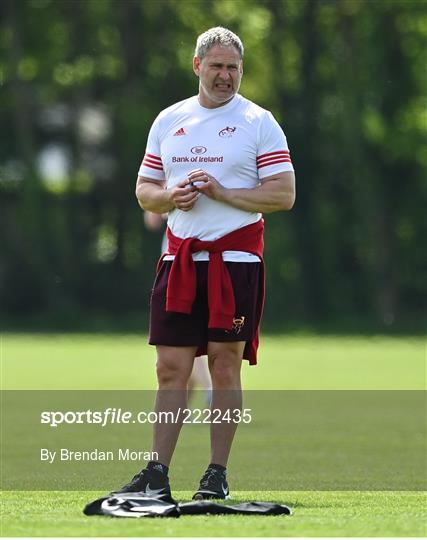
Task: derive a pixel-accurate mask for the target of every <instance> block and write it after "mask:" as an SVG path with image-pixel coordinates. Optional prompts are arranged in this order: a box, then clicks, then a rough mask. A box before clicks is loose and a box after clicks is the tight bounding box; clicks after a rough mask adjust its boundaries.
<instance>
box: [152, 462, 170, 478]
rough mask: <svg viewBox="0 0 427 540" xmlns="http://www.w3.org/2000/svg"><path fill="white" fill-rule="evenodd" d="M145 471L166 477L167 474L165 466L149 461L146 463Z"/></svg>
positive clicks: (167, 470)
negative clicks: (155, 472)
mask: <svg viewBox="0 0 427 540" xmlns="http://www.w3.org/2000/svg"><path fill="white" fill-rule="evenodd" d="M147 471H151V472H153V471H157V472H159V473H160V474H162V475H163V476H167V475H168V472H169V467H166V465H163V463H160V462H158V461H149V462H148V463H147Z"/></svg>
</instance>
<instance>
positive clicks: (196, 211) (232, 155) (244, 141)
mask: <svg viewBox="0 0 427 540" xmlns="http://www.w3.org/2000/svg"><path fill="white" fill-rule="evenodd" d="M194 169H203V170H204V171H206V172H207V173H208V174H210V175H212V176H213V177H214V178H216V180H218V182H220V184H222V185H223V186H225V187H226V188H249V189H250V188H255V187H256V186H257V185H258V184H259V183H260V181H261V180H262V179H263V178H266V177H267V176H271V175H273V174H277V173H281V172H285V171H293V170H294V169H293V167H292V163H291V159H290V155H289V149H288V144H287V141H286V137H285V134H284V133H283V131H282V129H281V127H280V126H279V124H278V123H277V122H276V120H275V119H274V117H273V115H272V114H271V113H270V112H269V111H266V110H265V109H263V108H261V107H259V106H258V105H256V104H255V103H253V102H251V101H249V100H248V99H246V98H244V97H242V96H241V95H239V94H236V96H234V98H233V99H232V100H231V101H230V102H229V103H227V104H225V105H223V106H221V107H217V108H215V109H207V108H205V107H202V106H201V105H200V104H199V101H198V98H197V96H193V97H190V98H188V99H185V100H184V101H180V102H179V103H176V104H175V105H172V106H171V107H168V108H167V109H165V110H163V111H162V112H161V113H160V114H159V115H158V117H157V118H156V119H155V121H154V123H153V125H152V127H151V130H150V133H149V135H148V142H147V148H146V152H145V155H144V159H143V160H142V163H141V167H140V169H139V172H138V174H139V175H140V176H144V177H147V178H150V179H151V180H158V181H165V180H166V185H167V187H168V188H171V187H173V186H174V185H176V184H177V183H178V182H181V181H182V180H185V179H186V178H187V175H188V173H189V172H190V171H192V170H194ZM259 219H261V214H260V213H256V212H247V211H245V210H239V209H238V208H234V207H232V206H230V205H227V204H224V203H222V202H218V201H215V200H213V199H210V198H209V197H207V196H206V195H203V194H202V195H201V196H200V197H199V199H198V201H197V202H196V204H195V205H194V207H193V208H192V210H190V211H189V212H183V211H181V210H178V209H175V210H172V211H171V212H170V213H169V216H168V226H169V227H170V229H171V231H172V232H173V234H174V235H175V236H178V237H179V238H188V237H197V238H200V239H201V240H217V239H218V238H220V237H222V236H224V235H225V234H228V233H230V232H232V231H235V230H237V229H240V228H241V227H244V226H246V225H250V224H252V223H255V222H257V221H258V220H259ZM167 258H173V257H167ZM193 258H194V259H195V260H208V258H209V256H208V253H207V252H199V253H195V254H194V255H193ZM223 259H224V260H225V261H245V262H250V261H259V258H258V257H256V256H255V255H251V254H249V253H243V252H239V251H225V252H224V253H223Z"/></svg>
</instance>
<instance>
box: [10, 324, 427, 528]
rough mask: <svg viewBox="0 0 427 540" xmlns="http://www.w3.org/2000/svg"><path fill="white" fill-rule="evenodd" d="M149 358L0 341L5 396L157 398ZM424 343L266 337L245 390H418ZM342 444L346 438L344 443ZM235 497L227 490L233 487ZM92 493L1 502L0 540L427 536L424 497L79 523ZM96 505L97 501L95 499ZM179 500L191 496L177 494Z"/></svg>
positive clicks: (92, 344)
mask: <svg viewBox="0 0 427 540" xmlns="http://www.w3.org/2000/svg"><path fill="white" fill-rule="evenodd" d="M154 356H155V355H154V350H153V348H151V347H149V346H148V345H146V339H145V337H141V336H136V335H77V334H70V335H49V334H4V335H3V336H2V339H1V384H2V388H3V389H9V390H19V389H21V390H24V389H25V390H29V389H58V390H62V389H82V390H83V389H104V390H109V389H111V390H112V389H154V388H155V374H154ZM425 367H426V366H425V342H424V340H423V339H421V338H397V337H384V336H378V337H371V338H366V337H348V338H346V337H341V336H340V337H333V336H327V337H326V336H313V335H310V336H282V337H271V336H266V337H263V339H262V346H261V351H260V359H259V365H258V366H257V367H248V366H247V365H245V366H244V369H243V383H244V387H245V388H247V389H263V390H266V389H280V390H287V389H292V390H300V389H301V390H304V389H310V390H317V389H318V390H325V389H331V390H338V389H340V390H349V389H355V390H370V389H377V390H391V389H395V390H405V389H406V390H421V389H424V386H425ZM343 437H344V438H345V433H344V434H343ZM231 487H233V486H231ZM98 495H100V493H95V492H84V491H69V492H58V491H57V492H52V491H45V492H36V491H26V492H25V491H21V492H18V491H13V492H12V491H9V492H4V493H3V494H2V520H1V535H2V536H95V537H96V536H109V537H112V536H143V537H146V536H211V537H213V536H261V537H262V536H265V537H267V536H425V535H426V532H427V531H426V528H425V523H426V518H427V515H426V510H425V509H426V500H425V494H424V493H423V492H409V491H407V492H403V491H399V492H392V491H389V492H367V491H359V492H354V491H347V492H334V491H330V492H325V491H320V492H319V491H289V492H279V491H275V492H266V491H263V492H234V493H233V496H234V497H233V500H235V501H244V500H266V501H277V502H282V503H285V504H288V505H290V506H291V507H292V508H293V510H294V515H293V516H291V517H287V516H280V517H279V516H278V517H262V516H253V517H247V516H220V517H218V516H185V517H182V518H180V519H178V520H175V519H142V520H121V519H112V518H103V517H97V516H94V517H86V516H84V515H83V514H82V509H83V507H84V505H85V504H86V503H87V502H89V501H90V500H92V499H93V498H95V497H97V496H98ZM101 495H102V494H101ZM175 495H176V496H178V498H179V499H182V500H186V499H188V498H189V497H190V495H191V494H190V493H189V492H178V493H175Z"/></svg>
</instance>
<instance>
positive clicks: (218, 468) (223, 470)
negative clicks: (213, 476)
mask: <svg viewBox="0 0 427 540" xmlns="http://www.w3.org/2000/svg"><path fill="white" fill-rule="evenodd" d="M208 469H215V470H216V471H219V472H221V473H224V474H226V473H227V467H224V466H223V465H218V464H217V463H210V464H209V467H208Z"/></svg>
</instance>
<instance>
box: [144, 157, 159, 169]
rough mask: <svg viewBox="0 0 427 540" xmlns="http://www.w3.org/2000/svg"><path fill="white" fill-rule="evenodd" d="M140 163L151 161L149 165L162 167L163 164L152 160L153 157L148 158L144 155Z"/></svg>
mask: <svg viewBox="0 0 427 540" xmlns="http://www.w3.org/2000/svg"><path fill="white" fill-rule="evenodd" d="M142 163H151V165H156V166H157V167H162V169H163V164H162V162H160V163H159V162H158V161H154V159H150V158H148V157H145V158H144V159H143V160H142Z"/></svg>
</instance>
